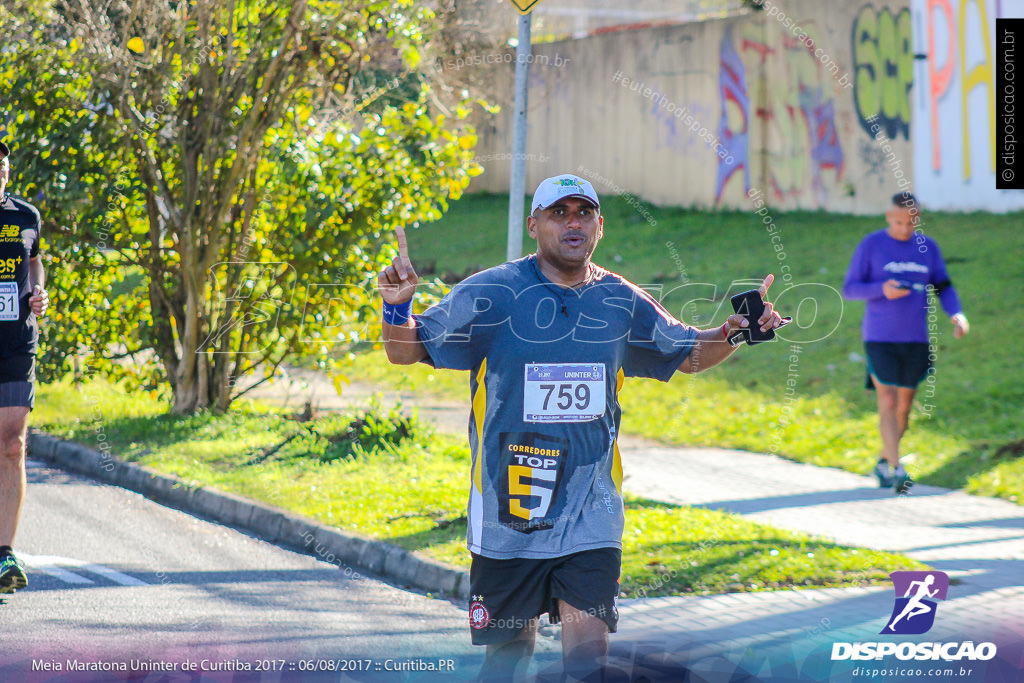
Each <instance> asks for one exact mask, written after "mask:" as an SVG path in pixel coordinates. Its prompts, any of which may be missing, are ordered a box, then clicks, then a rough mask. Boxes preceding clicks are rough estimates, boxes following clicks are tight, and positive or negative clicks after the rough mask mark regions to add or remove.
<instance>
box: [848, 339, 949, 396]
mask: <svg viewBox="0 0 1024 683" xmlns="http://www.w3.org/2000/svg"><path fill="white" fill-rule="evenodd" d="M864 351H865V353H866V355H867V357H868V372H867V379H866V380H865V387H867V388H868V389H874V388H875V383H874V382H872V381H871V375H874V376H875V377H877V378H878V379H879V381H880V382H881V383H882V384H891V385H895V386H897V387H905V388H907V389H916V388H917V385H918V384H920V383H921V382H923V381H924V378H925V377H927V376H928V373H929V372H930V371H931V368H932V362H931V352H930V351H929V348H928V344H923V343H919V342H864Z"/></svg>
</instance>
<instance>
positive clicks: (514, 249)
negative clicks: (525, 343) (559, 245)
mask: <svg viewBox="0 0 1024 683" xmlns="http://www.w3.org/2000/svg"><path fill="white" fill-rule="evenodd" d="M529 75H530V15H529V14H523V15H520V16H519V44H518V45H517V46H516V99H515V111H514V112H513V113H512V116H513V124H512V131H513V132H512V178H511V182H510V183H509V190H508V250H507V257H508V260H509V261H512V260H514V259H517V258H519V257H520V256H522V254H523V197H524V195H525V194H526V89H527V85H528V82H529Z"/></svg>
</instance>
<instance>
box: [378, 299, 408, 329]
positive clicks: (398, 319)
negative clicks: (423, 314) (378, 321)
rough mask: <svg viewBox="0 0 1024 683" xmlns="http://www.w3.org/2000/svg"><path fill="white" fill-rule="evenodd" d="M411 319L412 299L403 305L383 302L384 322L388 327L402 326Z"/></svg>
mask: <svg viewBox="0 0 1024 683" xmlns="http://www.w3.org/2000/svg"><path fill="white" fill-rule="evenodd" d="M411 317H412V299H409V300H408V301H406V302H405V303H404V304H389V303H388V302H387V301H385V302H384V322H386V323H387V324H388V325H404V324H405V323H406V322H407V321H408V320H409V318H411Z"/></svg>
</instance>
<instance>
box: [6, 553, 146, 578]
mask: <svg viewBox="0 0 1024 683" xmlns="http://www.w3.org/2000/svg"><path fill="white" fill-rule="evenodd" d="M18 557H20V558H21V559H22V560H24V561H25V564H26V565H27V566H29V567H32V568H33V569H38V570H39V571H41V572H43V573H44V574H49V575H50V576H53V577H56V578H58V579H61V580H62V581H66V582H67V583H95V582H94V581H92V580H91V579H87V578H85V577H84V576H79V575H78V574H75V573H73V572H69V571H67V570H65V569H61V567H62V566H63V567H75V568H78V569H84V570H85V571H87V572H92V573H93V574H99V575H100V576H103V577H105V578H107V579H109V580H111V581H113V582H114V583H117V584H120V585H122V586H148V585H149V584H147V583H146V582H145V581H143V580H141V579H137V578H135V577H134V576H129V575H127V574H124V573H122V572H119V571H117V570H116V569H111V568H110V567H104V566H103V565H100V564H91V563H89V562H85V561H84V560H76V559H73V558H70V557H57V556H55V555H26V554H24V553H18Z"/></svg>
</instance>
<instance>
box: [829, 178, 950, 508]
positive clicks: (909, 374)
mask: <svg viewBox="0 0 1024 683" xmlns="http://www.w3.org/2000/svg"><path fill="white" fill-rule="evenodd" d="M885 218H886V221H888V223H889V227H888V228H886V229H884V230H879V231H877V232H873V233H871V234H870V235H868V236H867V237H865V238H864V240H863V241H862V242H861V243H860V245H858V247H857V251H856V252H854V254H853V260H852V261H850V268H849V270H848V271H847V273H846V280H845V281H844V282H843V296H844V297H846V298H847V299H866V300H867V306H866V307H865V311H864V322H863V325H862V330H863V334H864V348H865V352H866V355H867V360H868V368H867V380H866V386H867V388H868V389H874V390H875V391H876V392H877V394H878V426H879V431H880V432H881V434H882V454H881V457H880V458H879V459H878V464H877V465H875V469H874V471H873V472H874V475H875V476H876V477H878V482H879V486H880V487H881V488H888V487H890V486H892V487H893V489H894V491H895V492H896V493H897V494H902V493H907V491H909V490H910V487H911V486H912V485H913V481H912V480H911V478H910V475H909V474H907V471H906V469H904V467H903V466H902V465H901V464H900V454H899V445H900V439H901V438H903V433H904V432H906V431H907V419H908V418H909V416H910V407H911V405H912V404H913V401H914V394H915V393H916V392H917V385H918V384H920V383H921V381H922V380H923V379H924V378H925V377H927V376H928V373H929V372H931V368H932V360H933V359H934V355H933V351H932V350H931V349H930V348H929V337H928V320H927V318H928V312H929V304H928V290H929V288H931V289H932V290H933V291H934V292H935V294H936V295H937V296H938V299H939V302H941V304H942V308H943V310H945V311H946V313H947V314H948V315H949V316H950V320H951V321H952V323H953V326H954V327H953V336H954V337H956V338H957V339H959V338H960V337H962V336H964V335H965V334H967V332H968V330H969V329H970V327H969V325H968V323H967V316H965V315H964V313H963V311H962V310H961V308H960V299H959V297H958V296H957V293H956V290H955V289H954V288H953V284H952V283H951V282H950V280H949V274H948V273H947V272H946V263H945V261H943V259H942V252H940V251H939V245H938V244H936V242H935V240H933V239H932V238H931V237H928V236H927V235H924V234H922V233H921V232H920V230H918V229H916V227H917V225H918V222H919V220H920V212H919V210H918V203H917V199H916V198H915V197H914V195H912V194H910V193H909V192H898V193H896V194H895V195H893V198H892V206H891V207H890V208H889V210H888V211H886V212H885ZM890 466H892V473H891V474H890V471H889V467H890Z"/></svg>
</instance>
